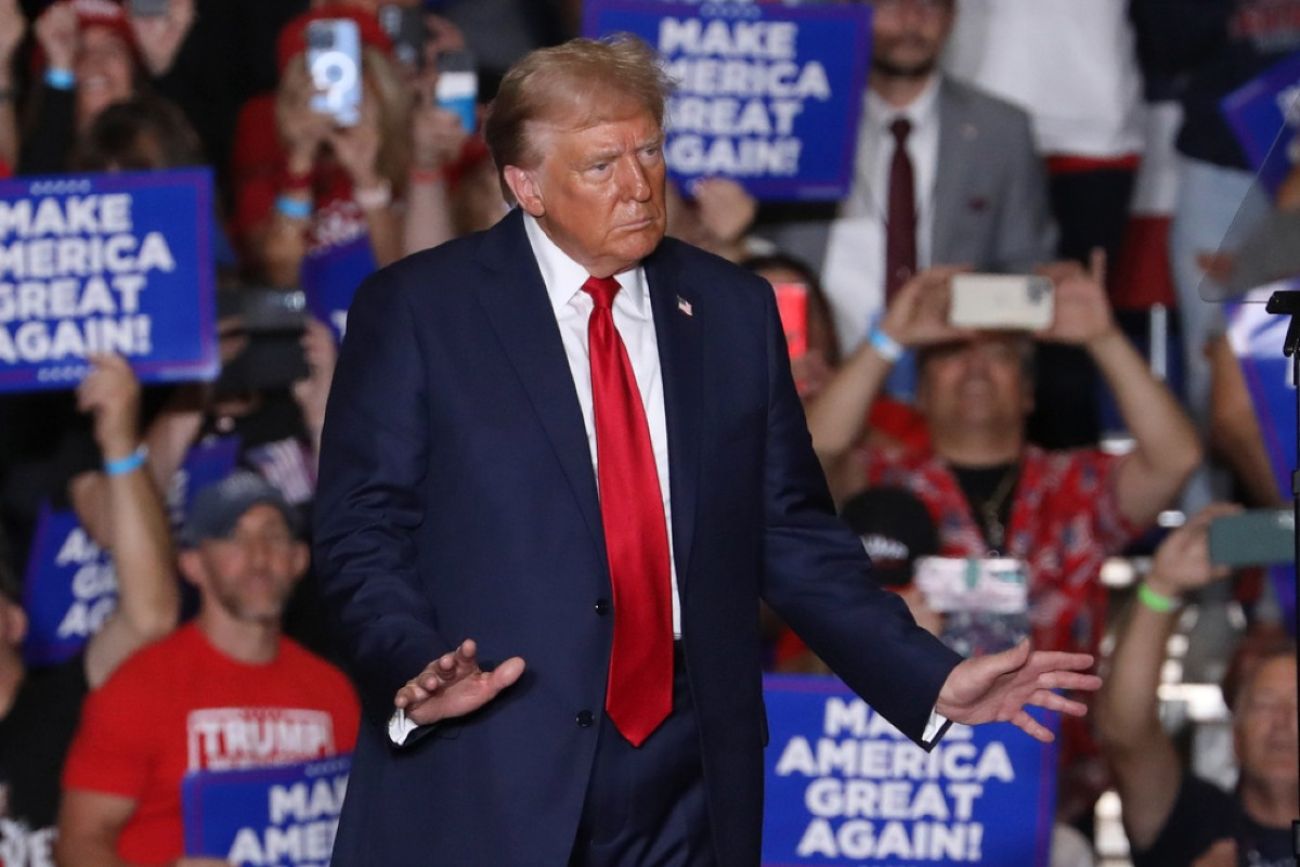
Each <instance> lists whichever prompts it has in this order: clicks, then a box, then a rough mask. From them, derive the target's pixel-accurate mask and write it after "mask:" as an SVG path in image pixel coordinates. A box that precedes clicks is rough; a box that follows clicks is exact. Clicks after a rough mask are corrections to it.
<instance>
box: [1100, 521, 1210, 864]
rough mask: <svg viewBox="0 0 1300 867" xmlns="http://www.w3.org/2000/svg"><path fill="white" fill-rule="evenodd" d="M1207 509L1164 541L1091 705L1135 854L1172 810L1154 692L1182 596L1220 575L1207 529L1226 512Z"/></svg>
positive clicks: (1175, 764) (1171, 764) (1172, 779)
mask: <svg viewBox="0 0 1300 867" xmlns="http://www.w3.org/2000/svg"><path fill="white" fill-rule="evenodd" d="M1234 510H1235V508H1234V507H1231V506H1222V505H1219V506H1211V507H1209V508H1207V509H1205V510H1204V511H1202V512H1201V513H1200V514H1198V515H1196V517H1194V518H1192V519H1191V520H1190V521H1188V522H1187V523H1186V524H1185V525H1183V526H1182V527H1181V528H1179V529H1178V530H1176V531H1174V532H1173V533H1171V534H1170V535H1169V537H1168V538H1167V539H1165V541H1164V542H1163V543H1162V544H1161V545H1160V548H1159V549H1158V550H1157V551H1156V556H1155V560H1154V561H1153V563H1152V567H1151V573H1150V574H1149V575H1147V577H1146V579H1145V581H1144V582H1143V584H1142V586H1141V587H1140V588H1139V590H1138V597H1137V599H1136V600H1135V601H1134V603H1133V604H1132V605H1130V606H1129V611H1128V615H1127V617H1126V618H1125V620H1124V622H1123V624H1122V625H1121V627H1120V629H1119V634H1118V640H1117V642H1116V645H1115V653H1114V655H1113V656H1112V657H1111V661H1110V671H1109V673H1108V674H1107V676H1106V684H1105V686H1104V687H1103V688H1102V690H1101V693H1100V695H1099V696H1098V701H1097V730H1098V733H1099V734H1100V736H1101V743H1102V749H1103V751H1104V752H1105V754H1106V757H1107V759H1108V761H1109V764H1110V766H1111V768H1112V769H1113V771H1114V773H1115V784H1116V788H1117V789H1118V791H1119V796H1120V802H1121V803H1122V804H1123V809H1124V829H1125V831H1126V833H1127V834H1128V838H1129V841H1130V843H1131V844H1132V845H1133V847H1134V848H1135V849H1144V848H1146V847H1148V846H1150V845H1151V844H1152V843H1154V842H1155V839H1156V836H1157V835H1158V834H1159V833H1160V829H1161V828H1162V827H1164V824H1165V822H1166V820H1167V819H1168V818H1169V813H1170V811H1171V810H1172V809H1173V806H1174V799H1175V798H1176V796H1177V794H1178V785H1179V781H1180V779H1181V774H1182V766H1181V763H1180V762H1179V759H1178V755H1177V754H1176V753H1175V752H1174V745H1173V742H1172V741H1171V740H1170V739H1169V736H1168V735H1167V734H1165V731H1164V729H1163V728H1162V727H1161V725H1160V719H1159V716H1158V715H1157V701H1156V694H1157V693H1156V691H1157V689H1158V688H1159V686H1160V671H1161V668H1163V666H1164V662H1165V648H1166V646H1167V644H1168V642H1169V635H1170V633H1171V632H1172V631H1173V628H1174V624H1175V623H1176V622H1177V620H1178V613H1179V611H1180V610H1181V608H1182V606H1181V598H1182V596H1183V594H1184V593H1187V592H1188V591H1190V590H1193V589H1195V588H1197V587H1202V586H1204V585H1205V584H1208V583H1209V582H1210V581H1212V580H1214V579H1215V578H1218V577H1221V576H1222V575H1223V574H1225V573H1224V572H1223V571H1222V570H1218V569H1215V568H1214V567H1213V566H1212V565H1211V564H1210V556H1209V541H1208V531H1209V526H1210V523H1211V521H1213V520H1214V518H1216V517H1218V516H1220V515H1224V514H1228V513H1230V512H1232V511H1234Z"/></svg>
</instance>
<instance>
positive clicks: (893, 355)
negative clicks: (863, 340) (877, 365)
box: [867, 323, 906, 364]
mask: <svg viewBox="0 0 1300 867" xmlns="http://www.w3.org/2000/svg"><path fill="white" fill-rule="evenodd" d="M867 342H868V343H869V344H871V348H872V349H874V350H876V354H877V355H879V356H880V357H881V358H883V359H885V361H888V362H889V363H890V364H893V363H894V362H896V361H898V359H900V358H902V357H903V353H904V352H906V350H905V349H904V348H903V344H901V343H899V342H898V341H897V340H895V339H894V338H892V337H890V336H889V335H888V334H886V333H885V329H883V328H881V327H880V325H879V324H878V323H877V324H876V325H873V326H871V331H869V332H867Z"/></svg>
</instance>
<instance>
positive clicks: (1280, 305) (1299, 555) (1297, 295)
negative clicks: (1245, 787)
mask: <svg viewBox="0 0 1300 867" xmlns="http://www.w3.org/2000/svg"><path fill="white" fill-rule="evenodd" d="M1264 309H1265V310H1267V311H1268V312H1269V313H1273V314H1277V315H1279V316H1289V317H1291V319H1290V322H1289V323H1288V325H1287V329H1286V340H1285V342H1284V343H1283V344H1282V354H1283V355H1285V356H1286V357H1287V358H1289V359H1291V385H1292V388H1294V389H1295V394H1296V427H1297V431H1296V434H1297V435H1296V466H1295V467H1293V468H1292V470H1291V508H1292V510H1293V512H1294V515H1295V518H1296V520H1297V522H1298V523H1300V351H1297V350H1300V315H1298V314H1300V290H1294V289H1288V290H1280V291H1277V292H1274V293H1273V294H1272V295H1270V296H1269V299H1268V305H1267V306H1266V307H1265V308H1264ZM1295 553H1296V561H1295V563H1294V564H1293V567H1292V575H1293V576H1295V577H1294V578H1293V580H1296V581H1297V588H1298V589H1300V572H1297V571H1296V569H1300V529H1298V530H1297V532H1296V536H1295ZM1292 615H1293V617H1294V619H1295V622H1294V624H1293V627H1294V630H1295V631H1294V633H1293V634H1294V635H1296V636H1298V637H1300V594H1297V598H1296V605H1295V610H1294V611H1293V612H1292ZM1296 688H1297V694H1300V666H1297V669H1296ZM1291 853H1292V854H1293V855H1295V856H1296V859H1297V860H1298V861H1300V819H1293V820H1292V821H1291Z"/></svg>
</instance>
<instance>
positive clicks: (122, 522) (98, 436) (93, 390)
mask: <svg viewBox="0 0 1300 867" xmlns="http://www.w3.org/2000/svg"><path fill="white" fill-rule="evenodd" d="M91 362H92V363H93V364H94V369H93V370H92V371H91V372H90V373H89V374H88V375H87V376H86V378H85V380H84V381H83V382H82V383H81V386H80V387H79V388H78V389H77V404H78V407H79V408H80V409H81V410H82V411H83V412H89V413H92V414H93V416H94V420H95V440H96V442H98V444H99V448H100V451H101V452H102V453H103V455H104V461H105V468H106V469H105V472H104V473H103V474H101V475H100V478H101V479H102V481H101V482H100V484H102V486H103V500H102V502H103V503H104V508H105V511H106V521H105V524H106V526H107V528H108V535H109V538H108V545H109V550H110V551H111V553H112V555H113V567H114V570H115V571H116V573H117V587H118V602H117V609H116V610H115V611H114V612H113V614H112V615H111V616H110V617H109V618H108V620H107V621H106V622H105V623H104V626H103V628H102V629H100V630H99V632H97V633H96V634H95V636H94V637H93V638H92V639H91V640H90V643H89V644H88V645H87V647H86V679H87V681H88V682H89V683H90V685H91V687H96V686H99V685H100V684H102V683H103V682H104V681H105V680H107V679H108V676H109V674H111V673H112V671H113V670H114V669H115V668H117V666H118V665H119V664H120V663H121V662H122V661H123V660H124V659H126V658H127V657H128V656H130V655H131V654H132V653H134V652H135V651H136V650H138V649H139V648H140V647H142V646H144V645H145V644H148V643H149V642H151V641H156V640H157V639H159V638H162V637H163V636H164V635H166V634H167V633H168V632H170V631H171V630H172V629H173V628H175V626H176V621H177V618H178V617H179V616H180V592H179V589H178V588H177V583H176V574H175V572H174V571H173V569H172V557H171V553H172V552H171V536H170V531H169V530H168V526H167V516H166V514H165V513H164V511H163V507H162V502H161V499H160V498H159V495H158V491H157V489H155V488H154V485H153V482H152V480H151V479H150V476H149V473H148V470H147V467H146V466H145V459H146V455H145V453H144V451H142V450H141V449H140V435H139V419H138V416H139V412H140V383H139V382H138V381H137V380H136V378H135V374H134V373H132V371H131V368H130V366H129V365H128V364H127V363H126V361H125V360H124V359H123V358H121V357H120V356H117V355H102V356H96V357H93V358H92V359H91Z"/></svg>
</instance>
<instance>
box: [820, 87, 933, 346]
mask: <svg viewBox="0 0 1300 867" xmlns="http://www.w3.org/2000/svg"><path fill="white" fill-rule="evenodd" d="M939 86H940V85H939V76H938V75H932V76H931V77H930V81H929V83H928V84H926V86H925V89H924V90H922V91H921V93H920V94H919V95H918V96H917V97H916V99H914V100H913V101H912V102H911V103H910V104H908V105H907V106H905V107H903V108H897V107H895V106H892V105H890V104H889V103H887V102H885V101H884V100H883V99H881V98H880V97H879V96H877V95H876V94H875V93H874V92H873V91H872V90H871V89H870V88H868V89H867V92H866V95H865V96H864V98H863V100H864V104H863V111H862V121H861V123H860V124H859V128H858V149H857V156H856V158H855V160H854V171H853V185H852V187H851V188H850V191H849V195H848V198H846V199H844V201H843V202H841V203H840V208H839V214H838V215H837V217H836V218H835V219H834V220H832V221H831V228H830V237H829V239H828V241H827V245H826V262H825V265H824V266H823V268H822V285H823V287H824V288H825V292H826V299H827V301H828V302H829V304H830V309H831V320H832V322H833V323H834V325H835V335H836V337H837V338H838V339H839V344H840V351H841V352H843V353H844V354H845V355H847V354H848V353H851V352H852V351H853V350H854V349H855V348H857V346H858V344H860V343H861V342H862V341H863V340H864V339H865V338H866V336H867V330H868V328H869V326H870V323H871V320H872V318H873V316H875V315H876V314H878V313H882V312H883V310H882V309H881V308H882V305H883V302H884V297H885V231H886V227H885V221H886V218H887V217H888V215H889V167H890V163H891V162H892V161H893V159H894V134H893V133H892V132H890V131H889V127H890V125H891V124H892V123H893V122H894V121H895V120H897V119H899V118H907V120H909V121H910V122H911V124H912V130H911V132H910V133H909V134H908V136H907V155H908V157H910V158H911V160H912V178H913V183H914V191H915V196H916V264H917V268H918V269H921V268H926V267H928V266H929V264H930V251H931V247H932V244H931V235H932V229H933V227H934V182H935V176H936V175H937V173H938V168H939V106H938V96H939Z"/></svg>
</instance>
